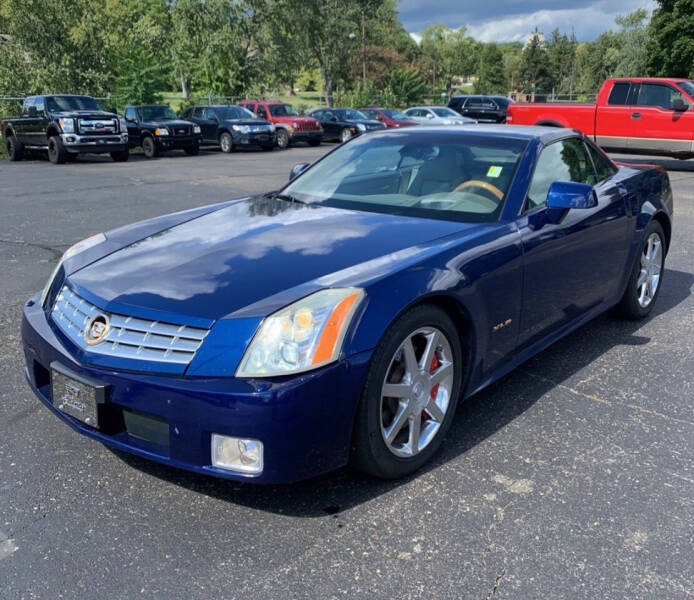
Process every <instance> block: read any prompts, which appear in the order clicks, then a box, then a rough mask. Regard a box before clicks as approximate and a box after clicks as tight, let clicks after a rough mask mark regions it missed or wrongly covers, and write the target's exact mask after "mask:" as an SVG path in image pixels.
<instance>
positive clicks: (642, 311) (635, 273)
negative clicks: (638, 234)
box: [615, 221, 666, 320]
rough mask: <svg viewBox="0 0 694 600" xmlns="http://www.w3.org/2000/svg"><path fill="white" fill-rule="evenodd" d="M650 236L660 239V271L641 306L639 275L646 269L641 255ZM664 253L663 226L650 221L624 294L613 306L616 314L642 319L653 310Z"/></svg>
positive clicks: (660, 281)
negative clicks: (650, 293)
mask: <svg viewBox="0 0 694 600" xmlns="http://www.w3.org/2000/svg"><path fill="white" fill-rule="evenodd" d="M651 236H657V237H658V238H659V241H660V271H659V278H658V281H657V284H656V289H655V293H653V294H652V295H651V296H650V300H649V301H648V304H647V305H646V306H643V305H642V304H641V302H639V298H640V296H641V293H640V291H639V289H640V287H641V286H640V285H639V277H640V276H641V274H642V271H644V270H647V269H644V267H643V266H642V260H643V259H642V257H644V256H645V253H646V250H647V248H648V243H649V242H648V241H649V239H650V238H651ZM665 254H666V242H665V233H664V232H663V228H662V227H661V225H660V223H658V221H651V222H650V223H649V224H648V226H647V227H646V231H645V232H644V236H643V243H642V245H641V251H640V252H639V253H638V255H637V256H636V260H635V261H634V265H633V266H632V269H631V277H630V278H629V283H628V284H627V288H626V290H625V291H624V295H623V296H622V299H621V300H620V301H619V304H617V306H616V307H615V309H616V310H615V312H616V313H617V314H618V315H620V316H622V317H624V318H626V319H630V320H637V319H643V318H644V317H646V316H647V315H648V314H649V313H650V312H651V311H652V310H653V306H654V305H655V303H656V301H657V300H658V295H659V294H660V288H662V287H663V275H664V273H665ZM656 262H657V261H656Z"/></svg>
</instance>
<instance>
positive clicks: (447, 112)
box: [431, 106, 460, 117]
mask: <svg viewBox="0 0 694 600" xmlns="http://www.w3.org/2000/svg"><path fill="white" fill-rule="evenodd" d="M431 110H433V111H434V112H435V113H436V115H437V116H439V117H459V116H460V115H459V114H458V113H457V112H455V111H454V110H452V109H450V108H448V107H446V106H437V107H433V108H432V109H431Z"/></svg>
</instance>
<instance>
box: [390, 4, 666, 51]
mask: <svg viewBox="0 0 694 600" xmlns="http://www.w3.org/2000/svg"><path fill="white" fill-rule="evenodd" d="M655 6H656V4H655V2H654V1H653V0H571V2H558V1H555V2H553V1H551V0H436V1H435V2H431V0H401V1H400V3H399V5H398V11H399V13H400V21H401V22H402V24H403V25H404V26H405V29H406V30H407V31H409V32H410V33H411V34H413V37H414V38H415V39H417V38H418V36H417V33H418V32H420V31H421V30H422V29H424V28H425V27H427V25H431V24H434V23H444V24H445V25H447V26H448V27H450V28H454V29H457V28H458V27H460V26H461V25H465V26H466V27H467V32H468V35H471V36H472V37H474V38H475V39H477V40H479V41H482V42H513V41H521V42H522V41H525V38H526V37H527V36H528V34H529V33H530V32H531V31H532V30H533V29H535V26H536V25H537V28H538V29H539V30H540V31H542V32H543V33H544V34H545V35H547V36H548V35H549V33H550V32H551V31H552V30H553V29H554V28H555V27H557V28H559V30H560V31H565V32H567V33H569V32H571V29H572V28H573V30H574V32H575V33H576V38H577V39H578V40H579V41H591V40H594V39H595V38H596V37H598V36H599V35H600V34H601V33H603V32H604V31H608V30H609V29H617V26H616V25H615V22H614V18H615V17H616V16H617V15H620V14H626V13H630V12H633V11H635V10H636V9H637V8H645V9H647V10H649V11H651V10H653V8H655Z"/></svg>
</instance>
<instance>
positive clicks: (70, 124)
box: [58, 119, 75, 133]
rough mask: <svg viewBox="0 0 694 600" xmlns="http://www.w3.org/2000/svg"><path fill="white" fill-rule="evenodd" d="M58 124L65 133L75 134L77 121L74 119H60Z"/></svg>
mask: <svg viewBox="0 0 694 600" xmlns="http://www.w3.org/2000/svg"><path fill="white" fill-rule="evenodd" d="M58 124H59V125H60V128H61V129H62V130H63V133H75V120H74V119H58Z"/></svg>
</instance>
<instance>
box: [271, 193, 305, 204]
mask: <svg viewBox="0 0 694 600" xmlns="http://www.w3.org/2000/svg"><path fill="white" fill-rule="evenodd" d="M267 197H268V198H276V199H279V200H284V201H285V202H294V203H296V204H306V202H304V201H303V200H299V198H297V197H296V196H292V195H291V194H280V193H277V194H275V193H273V194H268V196H267Z"/></svg>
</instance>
